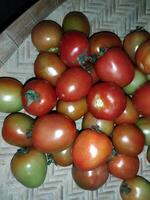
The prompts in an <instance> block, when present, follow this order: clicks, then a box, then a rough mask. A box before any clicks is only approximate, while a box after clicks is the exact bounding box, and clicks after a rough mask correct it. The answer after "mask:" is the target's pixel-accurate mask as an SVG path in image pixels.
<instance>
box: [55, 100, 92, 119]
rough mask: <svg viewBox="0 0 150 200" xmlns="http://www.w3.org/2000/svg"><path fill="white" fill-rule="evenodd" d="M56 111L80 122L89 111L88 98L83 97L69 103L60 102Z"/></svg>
mask: <svg viewBox="0 0 150 200" xmlns="http://www.w3.org/2000/svg"><path fill="white" fill-rule="evenodd" d="M56 111H57V112H60V113H63V114H65V115H67V116H68V117H70V118H71V119H73V120H78V119H80V118H81V117H82V116H83V115H84V114H85V113H86V112H87V111H88V106H87V102H86V98H85V97H83V98H82V99H80V100H78V101H68V102H66V101H62V100H59V101H58V102H57V104H56Z"/></svg>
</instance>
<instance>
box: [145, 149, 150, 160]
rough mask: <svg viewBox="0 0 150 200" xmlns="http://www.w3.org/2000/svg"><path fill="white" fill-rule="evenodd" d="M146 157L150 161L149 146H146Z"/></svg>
mask: <svg viewBox="0 0 150 200" xmlns="http://www.w3.org/2000/svg"><path fill="white" fill-rule="evenodd" d="M146 158H147V161H148V162H149V163H150V146H148V147H147V153H146Z"/></svg>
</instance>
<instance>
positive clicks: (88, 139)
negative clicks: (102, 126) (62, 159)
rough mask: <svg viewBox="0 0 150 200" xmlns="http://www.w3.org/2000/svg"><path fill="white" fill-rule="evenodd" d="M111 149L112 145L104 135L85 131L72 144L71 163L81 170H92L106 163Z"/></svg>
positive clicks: (89, 130) (90, 130)
mask: <svg viewBox="0 0 150 200" xmlns="http://www.w3.org/2000/svg"><path fill="white" fill-rule="evenodd" d="M112 148H113V147H112V143H111V141H110V139H109V138H108V137H107V136H106V135H105V134H103V133H102V132H97V131H94V130H92V129H85V130H83V131H81V132H80V134H79V135H78V137H77V138H76V140H75V142H74V144H73V147H72V158H73V163H74V165H75V166H76V167H78V168H79V169H82V170H91V169H94V168H96V167H98V166H99V165H101V164H104V163H105V162H107V161H108V158H109V156H110V155H111V153H112Z"/></svg>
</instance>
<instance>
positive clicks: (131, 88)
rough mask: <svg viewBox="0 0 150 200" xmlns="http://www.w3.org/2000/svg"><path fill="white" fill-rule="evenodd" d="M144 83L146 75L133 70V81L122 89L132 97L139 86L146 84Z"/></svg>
mask: <svg viewBox="0 0 150 200" xmlns="http://www.w3.org/2000/svg"><path fill="white" fill-rule="evenodd" d="M146 81H147V77H146V75H145V74H144V73H143V72H142V71H140V70H139V69H137V68H135V69H134V78H133V80H132V81H131V82H130V83H129V84H128V85H126V86H125V87H124V88H123V89H124V91H125V92H126V94H128V95H132V94H133V93H134V92H135V91H136V90H137V89H138V88H139V87H140V86H141V85H143V84H144V83H146Z"/></svg>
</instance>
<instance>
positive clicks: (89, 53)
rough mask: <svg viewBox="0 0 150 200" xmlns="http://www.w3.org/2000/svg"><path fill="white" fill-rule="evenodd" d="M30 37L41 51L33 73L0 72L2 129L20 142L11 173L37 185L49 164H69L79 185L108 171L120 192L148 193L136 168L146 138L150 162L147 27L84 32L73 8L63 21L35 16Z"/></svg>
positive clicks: (86, 27) (96, 183)
mask: <svg viewBox="0 0 150 200" xmlns="http://www.w3.org/2000/svg"><path fill="white" fill-rule="evenodd" d="M31 39H32V42H33V45H34V46H35V48H36V49H37V50H38V52H39V53H38V55H37V57H36V58H35V61H34V63H33V71H34V77H31V79H28V80H27V81H26V83H24V84H23V83H21V82H20V81H19V80H17V79H14V78H13V77H0V111H1V112H4V113H8V115H7V116H6V118H5V119H4V122H3V127H2V137H3V139H4V140H5V141H6V142H7V143H8V144H11V145H14V146H17V147H20V148H19V149H18V151H17V152H16V153H15V154H14V156H13V157H12V159H11V163H10V166H11V171H12V174H13V175H14V177H15V178H16V179H17V180H18V181H19V182H20V183H22V184H23V185H24V186H26V187H30V188H35V187H38V186H40V185H41V184H43V182H44V180H45V177H46V173H47V164H50V163H51V162H53V163H55V164H56V165H60V166H63V167H65V166H69V165H71V166H72V177H73V179H74V181H75V182H76V184H77V185H78V186H80V187H81V188H83V189H85V190H96V189H98V188H100V187H102V186H103V185H104V184H105V183H106V182H107V179H108V177H109V175H113V176H115V177H117V178H119V179H121V180H122V183H121V185H120V196H121V198H122V199H123V200H131V199H132V200H149V199H150V182H149V181H148V180H147V179H146V178H144V177H142V176H140V175H138V171H139V167H140V160H139V155H140V153H142V152H143V149H144V148H145V146H147V155H145V156H146V159H147V162H149V163H150V81H149V80H150V75H149V74H150V33H149V32H148V31H146V30H144V29H142V28H140V27H137V29H136V30H134V31H131V32H129V33H128V34H127V35H125V36H124V38H123V40H121V39H120V38H119V36H118V35H116V34H115V33H114V32H110V31H100V32H96V33H93V34H90V23H89V20H88V18H87V17H86V16H85V15H84V14H83V13H82V12H79V11H72V12H69V13H68V14H66V15H65V16H64V19H63V22H62V25H60V24H58V23H57V22H55V21H52V20H43V21H41V22H39V23H38V24H37V25H36V26H35V27H34V28H33V29H32V32H31ZM78 120H79V121H80V125H81V128H80V129H79V128H77V121H78Z"/></svg>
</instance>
